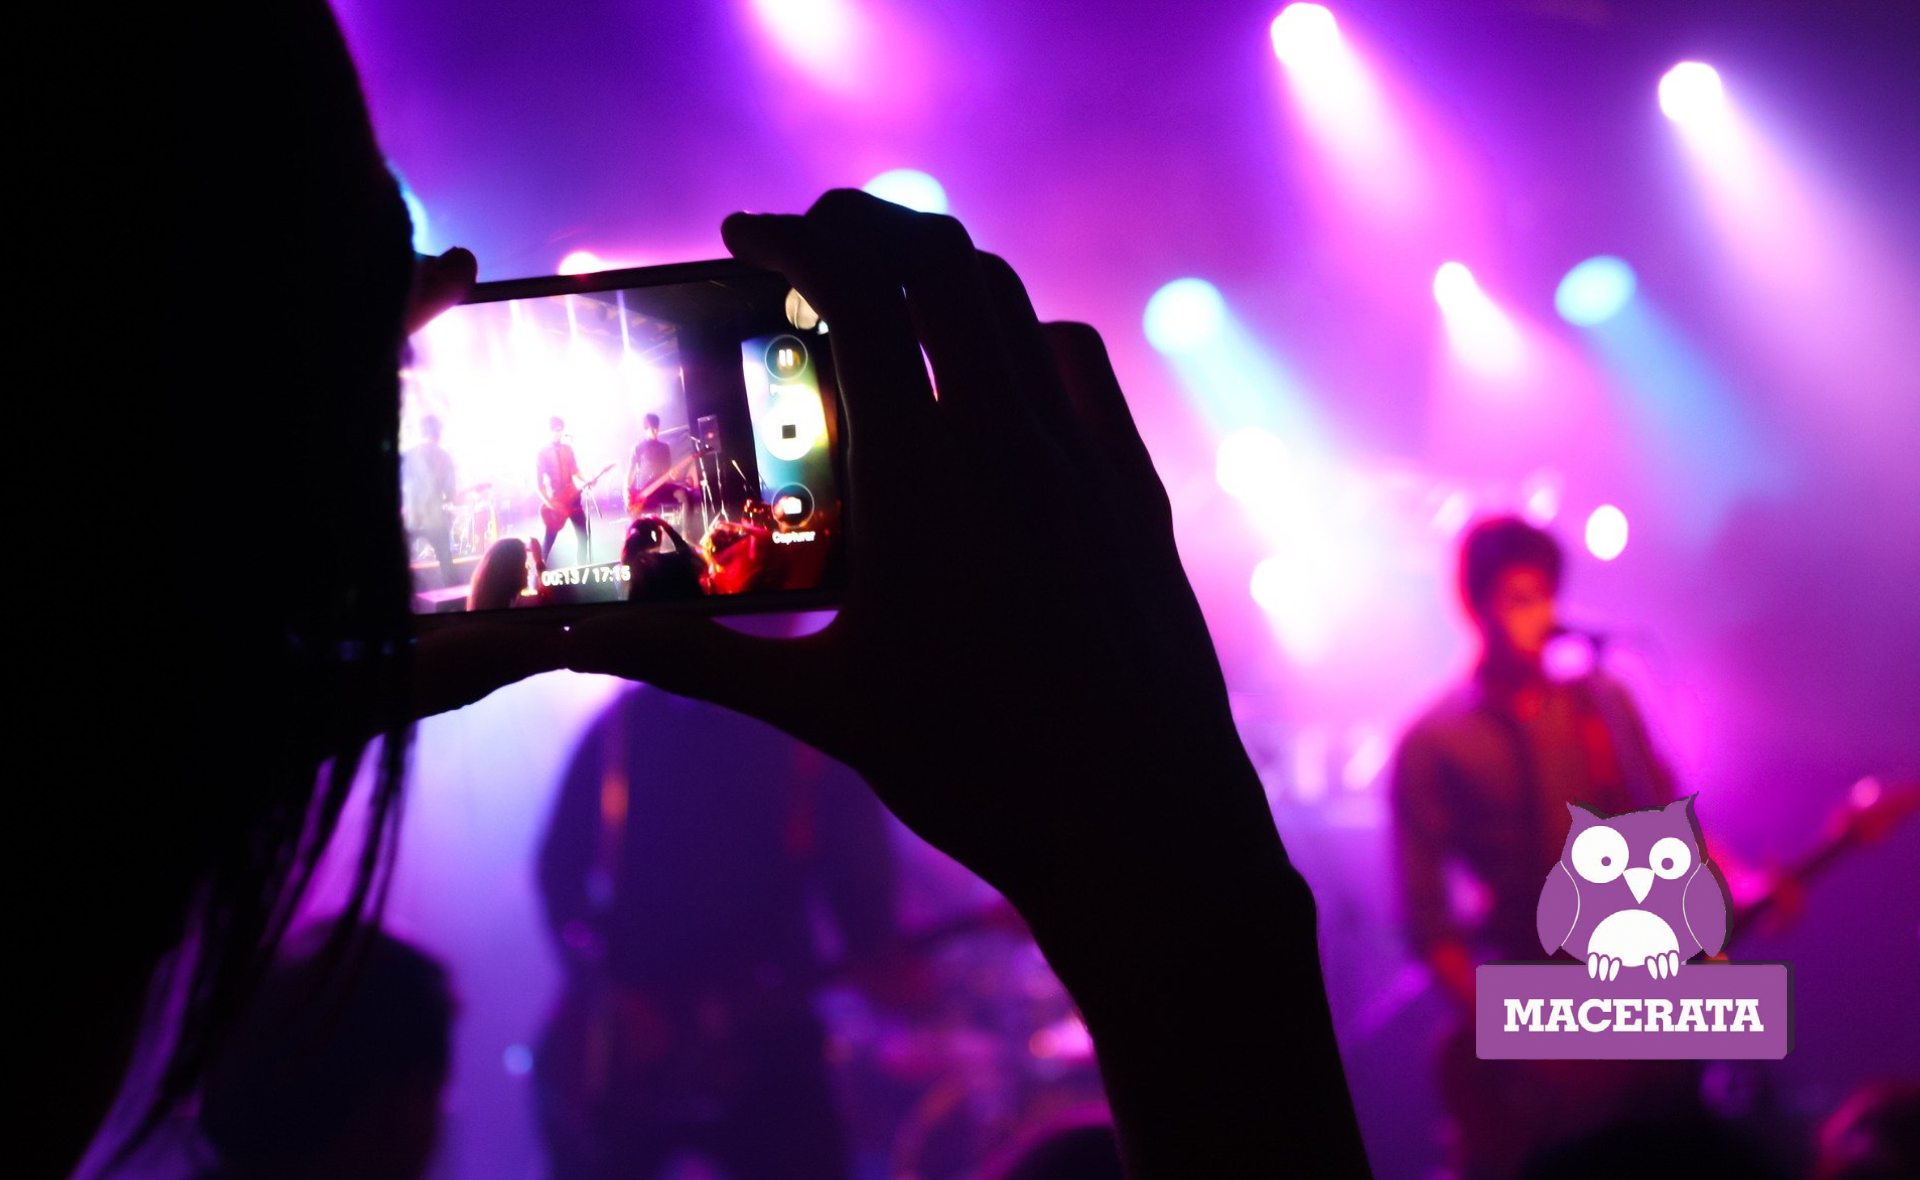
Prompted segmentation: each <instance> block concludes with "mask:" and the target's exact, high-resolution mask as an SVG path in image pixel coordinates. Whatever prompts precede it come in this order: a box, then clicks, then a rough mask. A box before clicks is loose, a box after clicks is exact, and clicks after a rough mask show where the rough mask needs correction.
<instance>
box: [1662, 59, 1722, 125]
mask: <svg viewBox="0 0 1920 1180" xmlns="http://www.w3.org/2000/svg"><path fill="white" fill-rule="evenodd" d="M1660 110H1661V112H1662V113H1664V114H1665V115H1666V116H1667V118H1669V119H1672V120H1673V121H1674V122H1675V123H1678V124H1680V125H1681V126H1682V127H1687V128H1695V129H1698V128H1706V127H1711V126H1713V125H1715V124H1717V123H1719V122H1721V121H1722V120H1724V119H1725V118H1726V116H1727V95H1726V90H1725V88H1724V87H1723V86H1722V85H1721V84H1720V72H1719V71H1718V70H1716V69H1714V68H1713V67H1712V66H1710V65H1707V64H1706V63H1705V62H1698V61H1683V62H1681V63H1680V64H1679V65H1677V66H1675V67H1673V68H1672V69H1670V70H1668V71H1667V72H1666V74H1665V76H1663V77H1662V78H1661V79H1660Z"/></svg>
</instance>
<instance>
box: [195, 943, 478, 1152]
mask: <svg viewBox="0 0 1920 1180" xmlns="http://www.w3.org/2000/svg"><path fill="white" fill-rule="evenodd" d="M339 936H340V935H339V933H338V929H337V928H336V927H334V926H331V925H329V926H324V927H316V928H313V929H310V930H307V931H304V932H302V933H301V934H298V935H295V936H294V937H293V938H291V939H289V940H288V946H287V953H286V955H285V957H284V958H283V959H282V960H281V961H280V962H279V963H277V964H276V965H275V966H274V968H273V969H272V970H271V971H270V972H269V973H268V975H267V977H266V979H265V980H264V981H263V982H262V984H261V987H260V991H259V993H258V995H257V997H256V999H255V1001H254V1004H253V1006H252V1007H251V1008H250V1009H249V1011H248V1013H247V1015H246V1016H245V1017H244V1018H243V1020H242V1021H241V1023H240V1024H239V1026H238V1027H237V1028H236V1029H235V1035H234V1036H233V1037H232V1038H231V1039H230V1040H229V1042H228V1043H227V1045H226V1047H225V1049H224V1050H223V1052H221V1054H220V1055H219V1056H218V1057H217V1058H216V1059H215V1061H214V1064H213V1066H212V1068H211V1069H210V1070H209V1071H208V1074H207V1079H206V1083H205V1085H204V1086H203V1087H202V1090H201V1101H200V1117H199V1121H200V1129H201V1132H202V1134H203V1135H204V1136H205V1138H206V1140H207V1142H208V1144H209V1145H210V1146H211V1147H212V1148H213V1149H214V1151H215V1152H216V1153H217V1154H218V1156H219V1162H220V1165H221V1167H222V1168H223V1170H224V1171H223V1174H224V1175H226V1176H231V1177H234V1178H236V1180H242V1178H244V1180H276V1178H282V1177H297V1176H322V1175H332V1176H357V1177H363V1178H366V1180H418V1178H419V1177H421V1176H423V1175H424V1174H425V1173H426V1169H427V1165H428V1164H429V1163H430V1162H431V1160H432V1157H433V1149H434V1145H435V1142H436V1140H437V1138H438V1135H439V1129H440V1100H441V1091H442V1090H443V1089H444V1088H445V1086H446V1081H447V1071H448V1067H449V1064H450V1059H451V1052H452V1050H451V1044H452V1031H453V1019H454V1000H453V995H452V992H451V990H450V989H449V986H448V982H447V975H446V972H445V971H444V970H443V969H442V968H441V966H440V964H439V963H438V962H436V961H435V960H434V959H433V958H431V957H430V956H428V955H427V954H425V953H424V952H422V951H420V950H418V949H416V948H414V947H412V946H410V945H408V944H407V943H405V942H402V941H400V940H399V939H397V938H393V937H391V936H389V935H386V934H383V933H380V932H379V931H377V930H363V931H361V932H359V933H358V934H357V935H355V936H354V937H355V938H356V939H357V940H358V945H352V946H350V947H349V948H348V949H347V950H346V951H345V953H344V957H343V961H342V962H341V963H339V964H337V965H336V964H333V963H331V962H330V956H329V955H328V954H327V953H326V944H327V941H328V939H329V938H330V937H339Z"/></svg>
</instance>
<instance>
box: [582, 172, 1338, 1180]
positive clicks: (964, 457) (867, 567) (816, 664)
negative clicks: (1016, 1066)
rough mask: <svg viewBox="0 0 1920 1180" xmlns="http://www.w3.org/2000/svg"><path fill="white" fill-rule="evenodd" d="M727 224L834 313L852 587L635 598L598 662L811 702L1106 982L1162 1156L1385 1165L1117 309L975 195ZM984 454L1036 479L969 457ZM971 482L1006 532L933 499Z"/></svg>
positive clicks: (789, 723) (766, 713) (1219, 1163)
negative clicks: (968, 530) (786, 622)
mask: <svg viewBox="0 0 1920 1180" xmlns="http://www.w3.org/2000/svg"><path fill="white" fill-rule="evenodd" d="M723 233H724V235H725V237H726V239H727V243H728V245H729V247H730V248H731V249H732V250H733V252H734V253H735V254H736V255H737V256H739V257H741V258H743V259H745V260H747V261H749V262H752V263H755V264H757V265H761V266H766V267H770V268H773V269H776V270H779V271H782V272H783V273H785V274H786V275H787V276H788V277H789V278H790V279H791V280H792V281H793V282H794V284H795V285H796V286H797V287H798V288H799V289H800V291H801V292H802V293H803V294H804V295H805V296H806V298H807V300H808V301H809V302H810V303H812V304H813V306H815V307H816V308H818V309H820V311H821V313H822V315H823V316H824V318H825V319H826V320H827V321H828V322H830V323H831V324H832V325H833V337H832V340H833V349H834V360H835V365H836V367H837V369H838V372H839V375H840V381H841V386H842V390H843V393H844V396H845V398H846V401H847V412H848V432H849V437H850V450H849V456H848V461H849V481H850V484H851V487H852V496H853V498H854V500H855V501H856V502H857V504H858V514H857V515H850V517H849V519H850V521H851V522H852V525H853V529H852V532H851V533H850V534H849V542H850V545H851V553H850V561H849V566H850V579H851V582H850V586H849V588H848V591H847V594H846V596H845V599H844V601H843V605H842V608H841V611H840V613H839V615H838V617H837V618H836V619H835V621H834V622H833V623H832V624H831V625H830V626H828V627H827V628H826V629H825V630H823V631H821V632H819V633H817V634H815V635H812V636H809V637H807V638H804V639H798V640H787V641H778V640H767V639H758V638H754V637H751V636H747V635H742V634H740V633H738V632H735V631H731V630H728V629H726V628H724V627H721V626H719V625H718V624H715V623H712V622H710V621H703V620H698V619H686V618H657V617H647V616H646V615H645V614H643V613H642V612H634V613H632V614H630V615H622V616H616V617H609V618H605V619H603V620H599V621H595V622H593V623H591V624H586V625H582V626H580V627H578V628H576V629H575V631H574V633H573V635H572V637H571V639H570V641H569V646H570V648H571V655H570V656H569V660H570V663H571V664H572V666H574V667H576V668H579V669H582V670H587V671H596V672H613V673H618V674H622V675H627V676H632V677H636V678H640V679H646V680H649V681H651V682H652V683H654V684H656V685H658V686H660V687H662V688H665V689H667V690H669V691H672V692H678V693H682V694H685V695H689V696H694V697H699V698H702V699H706V700H711V701H716V702H718V703H721V704H724V705H728V706H730V707H732V708H735V709H738V710H740V711H742V712H746V713H749V714H752V715H754V716H757V717H761V718H763V719H765V720H767V721H770V722H772V723H773V724H775V725H778V726H780V727H782V728H784V729H786V730H787V731H788V732H790V733H793V734H794V735H796V736H798V737H800V738H801V739H803V740H805V741H807V742H809V743H811V744H813V745H814V746H816V747H818V748H819V749H821V750H823V751H825V752H826V753H828V754H830V755H832V756H834V757H836V758H839V759H840V760H841V761H843V762H845V763H846V764H847V765H849V766H851V767H853V768H854V769H855V770H857V771H858V772H859V773H860V774H861V775H862V776H863V777H864V778H865V779H866V781H867V783H868V784H869V785H870V786H871V787H872V788H873V789H874V790H875V791H876V792H877V793H878V794H879V795H880V797H881V799H882V800H883V801H884V802H885V803H886V804H887V806H888V807H889V808H891V809H892V810H893V811H894V813H895V814H896V815H898V816H899V817H900V818H901V819H902V820H903V821H904V822H905V823H907V824H908V825H909V826H910V827H912V828H913V829H914V830H915V831H916V832H918V833H919V834H920V835H921V836H923V837H925V838H926V839H927V840H928V841H930V842H931V843H933V844H934V845H935V846H937V847H939V848H941V849H942V850H944V851H946V852H947V853H948V854H950V855H952V856H954V857H955V858H956V859H958V860H960V861H961V862H962V863H964V864H966V865H967V866H968V867H970V868H972V869H973V870H974V871H975V872H977V873H979V874H980V875H981V876H982V877H984V878H985V879H986V880H987V881H989V882H990V883H991V884H993V885H994V886H995V887H997V888H998V889H999V890H1000V891H1001V892H1002V893H1003V894H1004V895H1005V896H1006V897H1007V898H1008V900H1009V901H1011V902H1012V903H1013V904H1014V905H1015V906H1016V907H1018V908H1019V910H1020V911H1021V913H1022V914H1023V915H1024V916H1025V917H1026V918H1027V920H1028V922H1029V923H1030V924H1031V926H1032V928H1033V931H1034V935H1035V938H1036V939H1037V940H1038V942H1039V944H1040V947H1041V949H1042V950H1043V951H1044V952H1045V953H1046V954H1047V956H1048V958H1049V960H1050V961H1051V962H1052V963H1053V965H1054V967H1055V969H1056V970H1057V972H1058V973H1059V975H1060V977H1061V979H1062V981H1063V982H1064V983H1065V984H1066V985H1067V987H1068V989H1069V990H1070V991H1071V992H1072V994H1073V996H1074V998H1075V999H1076V1000H1077V1001H1078V1002H1079V1004H1080V1006H1081V1009H1082V1012H1083V1013H1084V1015H1085V1017H1086V1019H1087V1023H1088V1027H1089V1028H1090V1029H1091V1031H1092V1033H1093V1037H1094V1041H1095V1045H1096V1048H1097V1051H1098V1053H1099V1057H1100V1062H1101V1069H1102V1072H1103V1074H1104V1076H1105V1078H1106V1081H1107V1086H1108V1093H1109V1097H1110V1099H1111V1102H1112V1106H1113V1109H1114V1113H1115V1117H1116V1119H1117V1121H1118V1125H1119V1128H1120V1134H1121V1139H1122V1142H1123V1145H1124V1149H1125V1153H1126V1156H1127V1159H1128V1162H1129V1167H1130V1168H1131V1170H1132V1172H1133V1174H1134V1175H1135V1176H1136V1177H1146V1178H1151V1177H1187V1176H1200V1175H1212V1176H1219V1175H1249V1176H1254V1175H1257V1176H1295V1175H1297V1176H1316V1177H1326V1176H1351V1175H1361V1174H1364V1173H1365V1172H1366V1159H1365V1155H1364V1152H1363V1150H1362V1147H1361V1143H1360V1137H1359V1132H1358V1128H1357V1126H1356V1124H1355V1120H1354V1115H1353V1109H1352V1105H1351V1101H1350V1099H1349V1097H1348V1094H1347V1087H1346V1081H1345V1077H1344V1074H1343V1073H1342V1070H1341V1065H1340V1058H1339V1053H1338V1048H1337V1046H1336V1044H1335V1041H1334V1036H1333V1028H1332V1023H1331V1020H1330V1018H1329V1016H1328V1011H1327V1003H1326V996H1325V991H1324V986H1323V984H1322V981H1321V974H1320V966H1319V956H1318V948H1317V941H1316V934H1315V927H1314V910H1313V901H1312V898H1311V896H1310V895H1309V893H1308V891H1307V888H1306V885H1305V884H1304V882H1303V881H1302V880H1301V878H1300V877H1299V876H1298V874H1297V873H1295V871H1294V870H1293V868H1292V866H1291V865H1290V864H1289V863H1288V862H1287V858H1286V855H1285V853H1284V851H1283V850H1282V848H1281V845H1280V840H1279V836H1278V834H1277V832H1276V831H1275V828H1274V825H1273V820H1272V817H1271V814H1270V813H1269V811H1268V808H1267V803H1266V799H1265V795H1264V793H1263V791H1262V789H1261V785H1260V783H1259V781H1258V779H1257V778H1256V776H1255V774H1254V772H1253V769H1252V767H1251V765H1250V764H1249V763H1248V760H1247V757H1246V754H1245V752H1244V750H1243V749H1242V748H1241V746H1240V743H1239V739H1238V736H1237V734H1236V732H1235V730H1234V726H1233V722H1232V718H1231V717H1230V715H1229V713H1228V708H1227V700H1226V691H1225V685H1224V682H1223V680H1222V677H1221V674H1220V668H1219V663H1218V661H1217V659H1216V658H1215V655H1214V651H1213V647H1212V643H1211V640H1210V638H1209V636H1208V633H1207V629H1206V624H1205V622H1204V620H1203V619H1202V617H1201V614H1200V610H1199V607H1198V605H1197V603H1196V601H1195V599H1194V596H1193V592H1192V590H1191V588H1190V587H1189V586H1188V584H1187V580H1186V577H1185V574H1184V573H1183V571H1182V570H1181V567H1180V561H1179V556H1178V553H1177V551H1176V549H1175V545H1174V537H1173V528H1172V520H1171V513H1170V511H1169V507H1168V503H1167V498H1166V494H1165V492H1164V490H1163V489H1162V488H1161V486H1160V482H1159V480H1158V478H1157V476H1156V475H1155V473H1154V470H1153V465H1152V462H1151V460H1150V458H1149V457H1148V454H1147V450H1146V447H1145V446H1144V444H1143V443H1142V441H1141V439H1140V436H1139V434H1138V432H1137V431H1136V430H1135V428H1134V426H1133V422H1132V418H1131V416H1130V414H1129V411H1128V408H1127V404H1126V400H1125V398H1124V397H1123V396H1122V395H1121V392H1120V386H1119V383H1118V381H1117V380H1116V378H1115V376H1114V373H1113V369H1112V366H1111V364H1110V363H1109V361H1108V359H1107V355H1106V350H1105V348H1104V346H1103V345H1102V343H1101V341H1100V339H1099V337H1098V335H1097V334H1096V333H1095V332H1094V331H1093V329H1091V328H1088V327H1085V326H1084V325H1076V324H1042V323H1041V322H1040V321H1039V319H1038V318H1037V317H1036V316H1035V314H1034V311H1033V308H1032V305H1031V304H1030V302H1029V301H1028V298H1027V294H1026V292H1025V289H1024V288H1023V287H1022V285H1021V283H1020V280H1019V279H1018V278H1017V277H1016V276H1015V274H1014V273H1013V271H1012V270H1011V269H1010V268H1008V267H1007V265H1006V264H1005V263H1003V262H1002V261H1000V260H999V259H998V258H995V257H993V256H991V255H987V254H982V253H980V252H978V251H976V250H975V249H974V247H973V244H972V242H971V241H970V240H969V239H968V237H967V234H966V231H965V230H963V229H962V228H961V227H960V224H959V223H958V222H956V221H954V220H952V219H951V218H947V217H939V216H931V215H924V214H917V213H912V212H909V211H907V210H904V209H901V208H899V207H897V206H893V205H888V204H885V203H884V202H880V201H877V200H875V199H873V198H871V197H868V196H866V195H864V194H860V193H853V192H835V193H830V194H828V195H827V196H825V197H823V198H822V199H821V200H820V201H819V202H818V203H817V204H816V205H815V206H814V208H813V209H812V210H811V211H810V212H809V213H808V214H807V215H806V216H804V217H750V216H746V215H739V216H735V217H733V218H729V219H728V221H727V223H726V225H725V226H724V227H723ZM923 348H924V350H925V357H926V358H927V360H928V361H930V362H931V367H932V373H933V381H934V383H935V384H937V386H938V388H939V398H938V400H937V401H936V399H935V398H934V397H933V391H932V388H931V387H930V386H929V383H928V378H927V368H926V366H925V364H924V363H923V360H922V349H923ZM985 449H992V450H994V451H996V452H1004V453H1006V454H1007V455H1008V457H1009V459H1010V460H1012V461H1014V462H1018V463H1020V465H1021V466H1022V468H1023V469H1024V470H1028V471H1031V472H1033V473H1034V475H1033V480H1032V485H1033V486H1028V487H1023V488H1021V489H1014V488H1012V487H1002V486H984V487H983V486H980V485H979V484H978V483H977V481H972V480H969V479H967V475H968V473H969V472H971V471H973V470H975V468H976V467H977V462H978V456H979V454H980V453H981V452H982V451H983V450H985ZM958 483H967V484H969V485H970V486H974V487H975V488H976V490H977V494H978V496H979V497H980V499H981V501H982V503H981V504H980V510H981V512H982V514H983V518H984V519H986V520H989V521H992V522H994V523H993V526H992V528H993V536H994V538H995V543H994V547H993V550H992V551H991V553H990V554H982V553H980V552H976V551H973V550H970V549H969V548H968V547H966V546H962V545H956V544H954V543H953V539H952V538H951V537H950V536H947V535H944V534H941V533H939V532H938V531H930V530H929V529H928V528H927V527H926V526H925V523H924V521H923V520H922V519H921V515H922V510H921V507H920V506H921V505H924V504H925V503H927V502H929V500H931V499H934V498H937V496H938V494H939V493H940V490H941V489H943V488H950V487H952V486H955V485H956V484H958ZM1035 498H1037V499H1040V500H1043V501H1045V502H1046V503H1048V504H1049V505H1051V506H1052V511H1051V512H1050V513H1049V519H1048V520H1047V521H1045V522H1040V521H1036V520H1035V519H1034V518H1033V514H1032V513H1031V512H1030V511H1028V510H1027V506H1028V504H1029V503H1030V502H1031V501H1032V499H1035ZM1016 686H1017V691H1016Z"/></svg>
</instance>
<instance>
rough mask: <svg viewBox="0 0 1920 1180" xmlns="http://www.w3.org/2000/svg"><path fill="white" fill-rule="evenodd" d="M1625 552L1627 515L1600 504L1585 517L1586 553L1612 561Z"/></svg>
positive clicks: (1608, 505)
mask: <svg viewBox="0 0 1920 1180" xmlns="http://www.w3.org/2000/svg"><path fill="white" fill-rule="evenodd" d="M1626 550H1627V514H1626V513H1624V512H1622V511H1620V510H1619V509H1618V508H1616V507H1614V506H1613V505H1611V504H1602V505H1600V507H1598V508H1595V509H1594V510H1593V513H1592V514H1591V515H1589V516H1588V517H1587V552H1588V553H1591V554H1593V555H1594V556H1595V557H1597V558H1599V559H1600V560H1601V561H1612V560H1613V559H1614V558H1616V557H1618V556H1620V555H1621V554H1622V553H1625V552H1626Z"/></svg>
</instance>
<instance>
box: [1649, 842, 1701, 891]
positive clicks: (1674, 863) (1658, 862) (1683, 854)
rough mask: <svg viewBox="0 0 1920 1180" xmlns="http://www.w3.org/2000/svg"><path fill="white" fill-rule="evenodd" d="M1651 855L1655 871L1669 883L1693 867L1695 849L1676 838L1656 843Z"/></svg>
mask: <svg viewBox="0 0 1920 1180" xmlns="http://www.w3.org/2000/svg"><path fill="white" fill-rule="evenodd" d="M1651 855H1652V858H1653V871H1654V872H1655V873H1657V874H1659V875H1660V876H1662V877H1665V878H1666V879H1667V880H1669V881H1671V880H1673V879H1674V878H1675V877H1678V876H1680V875H1681V874H1682V873H1684V872H1686V871H1687V870H1688V869H1690V868H1692V867H1693V849H1691V848H1688V847H1687V844H1686V841H1684V840H1681V839H1679V838H1678V837H1675V836H1667V837H1665V838H1664V839H1661V840H1659V841H1657V842H1655V844H1654V846H1653V852H1652V854H1651Z"/></svg>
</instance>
